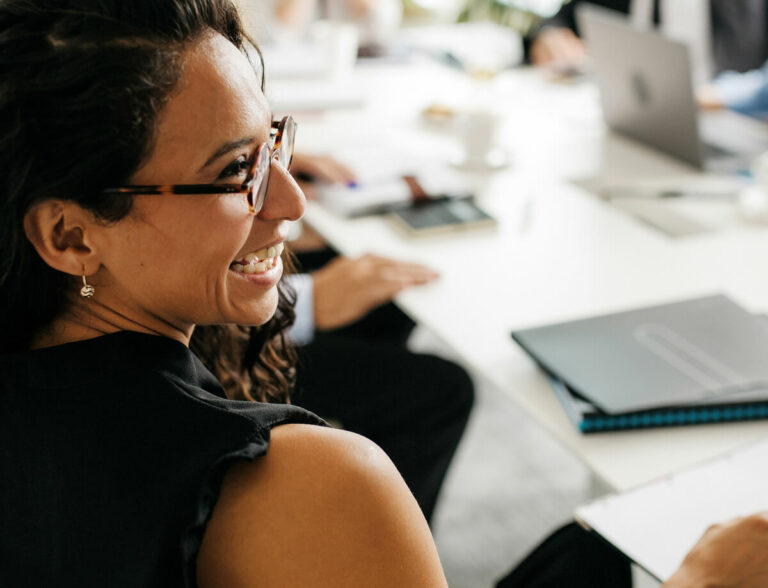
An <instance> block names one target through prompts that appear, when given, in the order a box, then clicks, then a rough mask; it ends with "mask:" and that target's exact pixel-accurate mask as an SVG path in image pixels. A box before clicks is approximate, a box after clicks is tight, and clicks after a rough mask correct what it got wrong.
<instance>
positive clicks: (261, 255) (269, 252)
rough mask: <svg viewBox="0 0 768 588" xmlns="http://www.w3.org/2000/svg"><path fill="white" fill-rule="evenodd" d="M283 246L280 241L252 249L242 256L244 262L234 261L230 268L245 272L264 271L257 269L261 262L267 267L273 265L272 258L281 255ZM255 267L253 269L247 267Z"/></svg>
mask: <svg viewBox="0 0 768 588" xmlns="http://www.w3.org/2000/svg"><path fill="white" fill-rule="evenodd" d="M284 249H285V246H284V245H283V244H282V243H278V244H277V245H274V246H272V247H265V248H264V249H259V250H258V251H253V252H251V253H249V254H248V255H246V256H245V257H244V258H243V260H242V261H243V262H244V263H235V264H233V265H232V269H233V270H235V271H236V272H245V273H247V274H253V273H259V272H261V271H264V270H263V269H261V270H260V269H258V268H260V267H261V266H262V264H266V265H265V267H266V268H267V269H269V268H272V267H274V265H275V264H274V262H273V260H274V259H275V258H277V257H280V255H282V253H283V250H284ZM249 268H255V269H249Z"/></svg>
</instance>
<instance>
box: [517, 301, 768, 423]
mask: <svg viewBox="0 0 768 588" xmlns="http://www.w3.org/2000/svg"><path fill="white" fill-rule="evenodd" d="M512 338H513V339H514V340H515V341H516V342H517V343H519V344H520V345H521V346H522V347H523V349H525V351H526V352H527V353H528V354H529V355H530V356H531V357H532V358H533V359H534V360H535V361H536V362H538V364H539V365H540V366H542V367H543V369H544V370H546V371H547V372H548V373H549V374H550V375H552V376H553V377H555V378H557V379H559V380H561V381H562V382H563V383H565V385H566V386H567V387H568V388H569V389H570V390H571V391H572V392H574V393H575V394H576V395H578V397H580V398H582V399H585V400H587V401H589V402H590V403H591V404H592V405H593V406H594V407H595V408H597V409H598V410H600V411H602V412H605V413H608V414H613V415H618V414H622V413H632V412H640V411H652V410H659V409H668V408H678V407H681V406H697V405H699V404H702V403H719V404H724V405H727V404H729V397H730V396H731V395H734V394H741V393H744V392H746V391H758V390H768V321H766V320H765V319H764V318H762V317H758V316H755V315H752V314H750V313H749V312H747V311H746V310H744V309H743V308H741V307H740V306H738V305H737V304H736V303H734V302H733V301H731V300H730V299H728V298H727V297H725V296H722V295H715V296H708V297H705V298H697V299H693V300H685V301H682V302H675V303H672V304H664V305H660V306H652V307H648V308H641V309H637V310H631V311H627V312H621V313H615V314H608V315H603V316H597V317H592V318H588V319H582V320H576V321H569V322H564V323H559V324H555V325H549V326H544V327H538V328H532V329H524V330H518V331H515V332H513V333H512ZM734 398H736V396H734ZM764 400H765V401H766V402H768V396H766V397H765V398H764Z"/></svg>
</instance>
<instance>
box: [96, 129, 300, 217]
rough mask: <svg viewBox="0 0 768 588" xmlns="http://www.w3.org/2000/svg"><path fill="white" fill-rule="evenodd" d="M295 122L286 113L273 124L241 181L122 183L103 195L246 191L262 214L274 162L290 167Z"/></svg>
mask: <svg viewBox="0 0 768 588" xmlns="http://www.w3.org/2000/svg"><path fill="white" fill-rule="evenodd" d="M296 126H297V125H296V121H294V120H293V117H292V116H286V117H284V118H283V120H281V121H280V122H277V121H275V122H273V123H272V130H271V132H270V138H269V142H267V143H262V144H261V145H259V146H258V147H257V148H256V153H255V154H254V156H253V162H252V163H251V167H250V170H249V171H248V175H247V176H246V178H245V181H244V182H243V183H242V184H175V185H165V186H162V185H160V186H123V187H120V188H108V189H106V190H103V191H102V194H107V195H114V194H134V195H140V194H141V195H152V194H185V195H186V194H189V195H199V194H243V195H244V196H245V197H246V199H247V201H248V210H249V212H250V213H251V214H254V215H255V214H259V211H261V207H262V206H264V198H265V197H266V195H267V187H268V185H269V169H270V166H271V163H272V161H273V160H274V161H276V162H277V163H278V164H280V166H281V167H282V168H283V169H285V170H289V169H290V167H291V161H292V160H293V144H294V139H295V137H296Z"/></svg>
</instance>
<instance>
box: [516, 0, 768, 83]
mask: <svg viewBox="0 0 768 588" xmlns="http://www.w3.org/2000/svg"><path fill="white" fill-rule="evenodd" d="M582 1H584V2H586V1H588V2H589V3H590V4H597V5H599V6H603V7H605V8H610V9H613V10H618V11H621V12H624V13H630V12H631V11H638V10H642V9H643V7H645V6H648V7H649V8H651V9H652V11H653V19H654V21H655V22H659V21H660V20H662V16H663V15H664V14H665V5H664V3H665V2H667V1H668V2H671V3H674V4H675V5H676V6H674V8H676V10H677V11H678V12H679V11H681V10H682V11H686V10H687V11H694V10H699V8H698V7H697V4H700V3H701V2H702V1H703V0H685V3H686V5H684V4H683V2H684V0H571V1H570V2H567V3H564V4H563V6H562V8H561V9H560V10H559V11H558V13H557V14H555V16H553V17H551V18H548V19H545V20H543V21H542V23H541V24H540V26H539V27H537V28H536V30H535V31H534V32H533V33H532V34H530V35H529V37H528V38H527V39H526V44H527V45H528V57H529V59H530V61H531V63H533V64H534V65H556V66H558V67H564V68H565V67H571V66H580V65H581V64H582V63H583V60H584V58H585V56H586V49H585V46H584V43H583V42H582V40H581V38H580V37H579V31H578V27H577V24H576V17H575V13H576V7H577V6H578V5H579V4H580V3H582ZM707 2H708V6H707V7H705V9H706V8H708V9H709V10H708V11H707V12H708V13H709V14H708V16H709V18H710V20H711V31H710V32H709V37H710V38H709V39H693V38H691V41H692V42H693V43H694V44H697V43H696V41H699V42H701V43H706V44H707V45H708V46H710V47H711V55H706V56H701V57H700V58H706V59H707V60H708V61H709V60H711V64H708V65H707V68H708V69H711V70H712V71H711V72H710V73H711V74H718V73H720V72H723V71H726V70H735V71H740V72H743V71H748V70H751V69H755V68H757V67H759V66H760V65H761V64H762V63H763V62H764V61H765V60H766V59H768V5H767V4H766V2H765V1H764V0H707ZM650 5H652V6H650ZM680 14H681V15H682V14H683V13H680ZM683 20H684V22H683V24H682V26H683V28H685V27H689V26H690V25H689V22H690V20H691V19H686V18H683ZM662 25H663V23H662ZM696 57H699V56H696Z"/></svg>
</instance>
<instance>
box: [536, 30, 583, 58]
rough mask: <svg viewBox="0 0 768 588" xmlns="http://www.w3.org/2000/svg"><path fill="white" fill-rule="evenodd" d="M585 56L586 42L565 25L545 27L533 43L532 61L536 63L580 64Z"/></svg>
mask: <svg viewBox="0 0 768 588" xmlns="http://www.w3.org/2000/svg"><path fill="white" fill-rule="evenodd" d="M585 57H586V49H585V47H584V42H583V41H582V40H581V39H579V38H578V37H577V36H576V34H575V33H574V32H573V31H572V30H571V29H567V28H565V27H552V28H545V29H543V30H542V31H541V33H539V35H538V37H536V40H535V41H534V42H533V45H531V63H533V64H534V65H552V66H558V67H569V66H578V65H581V64H582V63H583V62H584V59H585Z"/></svg>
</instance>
